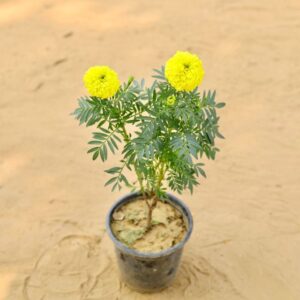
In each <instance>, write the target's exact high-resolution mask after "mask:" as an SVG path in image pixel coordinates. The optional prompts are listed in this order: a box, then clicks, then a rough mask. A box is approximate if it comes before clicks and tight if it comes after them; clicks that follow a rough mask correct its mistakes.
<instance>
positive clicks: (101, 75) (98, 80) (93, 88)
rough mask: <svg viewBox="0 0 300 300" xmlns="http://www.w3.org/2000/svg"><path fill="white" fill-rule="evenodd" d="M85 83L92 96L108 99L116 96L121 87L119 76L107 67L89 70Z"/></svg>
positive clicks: (95, 67) (84, 78)
mask: <svg viewBox="0 0 300 300" xmlns="http://www.w3.org/2000/svg"><path fill="white" fill-rule="evenodd" d="M83 82H84V85H85V87H86V89H87V90H88V92H89V93H90V94H91V95H92V96H96V97H100V98H102V99H107V98H110V97H112V96H114V95H115V94H116V92H117V91H118V89H119V87H120V81H119V78H118V74H117V73H116V72H115V71H114V70H112V69H111V68H109V67H107V66H94V67H91V68H89V69H88V70H87V71H86V72H85V74H84V76H83Z"/></svg>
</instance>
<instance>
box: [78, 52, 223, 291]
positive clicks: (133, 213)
mask: <svg viewBox="0 0 300 300" xmlns="http://www.w3.org/2000/svg"><path fill="white" fill-rule="evenodd" d="M154 71H155V75H154V76H153V77H154V78H155V80H154V82H153V83H152V85H151V87H145V86H144V80H142V81H141V82H138V81H136V80H134V79H133V78H132V77H130V78H129V80H128V81H127V82H126V83H124V84H122V85H121V84H120V81H119V79H118V75H117V73H116V72H115V71H113V70H112V69H110V68H109V67H107V66H95V67H91V68H90V69H89V70H88V71H87V72H86V73H85V75H84V78H83V81H84V84H85V86H86V88H87V90H88V92H89V94H90V95H89V96H84V97H81V98H80V99H79V107H78V108H77V109H76V110H75V111H74V113H73V114H74V115H75V117H76V119H78V120H79V122H80V124H82V123H85V124H86V126H95V127H96V131H95V132H94V133H93V138H92V140H91V141H90V142H89V144H90V145H91V148H90V149H89V150H88V153H90V154H91V155H92V158H93V160H96V159H98V158H100V159H101V160H102V161H105V160H107V158H108V153H109V152H111V153H115V152H116V151H118V150H119V149H120V148H121V150H120V151H121V154H122V159H121V161H120V163H119V165H117V166H115V167H112V168H110V169H108V170H106V172H107V173H108V174H110V175H111V178H110V179H109V180H108V181H107V183H106V185H111V186H112V190H115V189H120V188H121V187H122V186H127V187H130V188H131V189H132V191H131V193H130V194H127V195H125V196H124V197H122V198H121V199H119V200H118V201H117V202H116V203H115V204H114V205H113V206H112V208H111V210H110V211H109V213H108V216H107V221H106V226H107V232H108V234H109V236H110V238H111V239H112V241H113V242H114V244H115V248H116V253H117V259H118V263H119V267H120V270H121V275H122V278H123V280H124V281H125V283H126V284H127V285H129V286H130V287H132V288H134V289H136V290H139V291H142V292H154V291H158V290H161V289H163V288H165V287H167V286H169V285H170V283H171V282H172V280H173V279H174V276H175V274H176V270H177V267H178V264H179V261H180V256H181V253H182V250H183V247H184V245H185V243H186V242H187V240H188V239H189V237H190V235H191V232H192V228H193V220H192V216H191V213H190V211H189V209H188V208H187V206H186V205H185V204H184V203H183V202H182V201H180V200H179V199H177V198H176V197H175V196H174V195H172V194H169V193H168V192H167V191H168V190H171V191H175V192H177V193H179V194H181V192H182V191H183V190H185V189H189V190H190V191H191V192H193V188H194V186H196V185H197V184H198V177H199V176H203V177H206V175H205V172H204V170H203V163H202V162H199V159H201V158H202V157H203V156H206V158H208V159H214V158H215V155H216V152H217V151H218V148H217V147H216V146H215V142H214V141H215V138H216V137H220V138H222V135H221V134H220V133H219V130H218V121H219V117H218V116H217V113H216V109H217V108H221V107H223V106H224V105H225V104H224V103H216V101H215V96H216V93H215V91H213V92H211V91H208V92H207V93H206V92H202V93H199V92H198V90H197V87H198V85H199V84H200V83H201V81H202V79H203V76H204V70H203V67H202V62H201V60H200V59H199V58H198V57H197V56H196V55H194V54H191V53H189V52H180V51H179V52H177V53H176V54H175V55H174V56H173V57H171V58H170V59H169V60H168V61H167V62H166V65H165V67H162V68H161V69H159V70H157V69H155V70H154ZM128 171H132V172H134V173H135V175H136V180H135V181H134V182H130V180H128V178H127V175H126V174H127V172H128Z"/></svg>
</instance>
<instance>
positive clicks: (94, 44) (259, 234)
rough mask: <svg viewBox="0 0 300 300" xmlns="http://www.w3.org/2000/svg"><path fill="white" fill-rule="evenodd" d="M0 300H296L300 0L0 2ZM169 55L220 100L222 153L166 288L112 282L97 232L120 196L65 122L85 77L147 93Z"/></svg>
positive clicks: (110, 255) (299, 278)
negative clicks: (189, 63) (196, 73)
mask: <svg viewBox="0 0 300 300" xmlns="http://www.w3.org/2000/svg"><path fill="white" fill-rule="evenodd" d="M0 43H1V55H0V66H1V68H0V82H1V83H0V85H1V99H0V299H5V300H19V299H25V300H42V299H43V300H60V299H66V300H71V299H72V300H77V299H78V300H79V299H80V300H93V299H94V300H96V299H119V300H120V299H122V300H123V299H125V300H126V299H142V300H143V299H181V300H182V299H192V300H193V299H203V300H208V299H210V300H217V299H218V300H219V299H222V300H226V299H229V300H235V299H251V300H252V299H253V300H264V299H266V300H269V299H272V300H277V299H278V300H290V299H293V300H297V299H300V285H299V282H300V255H299V254H300V201H299V200H300V186H299V185H300V170H299V167H300V156H299V153H300V114H299V109H300V104H299V100H300V99H299V96H300V75H299V73H300V64H299V59H300V3H299V0H288V1H280V0H278V1H276V0H274V1H271V0H245V1H237V0H227V1H222V0H213V1H196V0H194V1H189V0H188V1H178V0H176V1H175V0H173V1H161V0H151V1H147V0H128V1H117V0H113V1H90V0H85V1H84V0H82V1H76V0H73V1H58V0H57V1H54V0H41V1H33V0H32V1H17V0H16V1H13V0H11V1H5V0H4V1H3V0H2V1H0ZM177 49H181V50H190V51H192V52H195V53H197V54H198V55H199V56H200V57H201V58H202V60H203V63H204V67H205V70H206V77H205V80H204V83H203V85H202V88H203V89H208V88H216V89H217V90H218V95H219V100H222V101H226V102H227V106H226V108H225V109H224V110H223V111H222V119H221V126H222V128H223V130H222V132H223V134H224V135H225V136H226V140H225V141H221V142H220V143H219V146H220V148H221V149H222V152H221V153H220V155H219V156H218V158H217V161H216V162H213V163H211V162H208V163H207V166H206V171H207V174H208V179H207V180H205V181H203V183H202V185H201V186H199V187H198V188H197V189H196V192H195V194H194V195H193V196H190V195H189V194H188V193H186V194H184V195H183V196H182V198H183V199H184V200H185V201H186V202H187V204H188V205H189V206H190V208H191V210H192V212H193V215H194V221H195V230H194V233H193V236H192V238H191V240H190V241H189V243H188V245H187V246H186V249H185V253H184V256H183V260H182V264H181V268H180V271H179V274H178V276H177V279H176V282H175V284H174V285H173V287H171V288H169V289H167V290H165V291H163V292H162V293H160V294H156V295H152V296H149V295H140V294H138V293H136V292H134V291H131V290H130V289H128V288H127V287H126V286H124V284H122V283H121V282H120V281H119V279H118V272H117V267H116V264H115V258H114V252H113V246H112V244H111V241H110V240H109V239H108V237H107V235H106V234H105V231H104V218H105V215H106V212H107V210H108V209H109V207H110V206H111V204H112V203H113V201H115V199H116V198H118V197H119V196H120V195H121V194H122V193H124V192H125V191H122V192H117V193H111V192H110V190H109V189H106V188H104V187H103V185H104V182H105V181H106V180H107V178H108V177H107V176H106V175H104V173H103V170H104V169H106V168H108V167H110V166H113V165H114V162H116V161H117V159H118V157H114V158H113V160H110V161H109V162H108V163H106V164H105V165H103V164H101V163H100V162H93V161H92V160H91V158H90V157H89V156H88V155H86V154H85V152H86V150H87V149H88V147H87V141H88V138H89V137H90V130H88V129H85V128H83V127H82V128H81V127H78V125H77V123H76V122H75V121H74V120H73V119H72V118H71V117H70V116H69V113H70V112H71V111H72V110H74V108H75V107H76V98H77V97H78V96H80V95H81V94H83V93H84V88H83V87H82V83H81V78H82V74H83V72H84V71H85V70H86V69H87V68H88V67H89V66H90V65H94V64H107V65H110V66H112V67H113V68H114V69H116V70H117V71H118V72H119V74H120V77H121V78H122V79H123V80H125V79H126V78H127V77H128V76H129V75H132V74H133V75H135V76H137V77H142V76H144V77H145V78H146V79H147V80H148V82H150V80H151V77H150V76H151V69H152V68H153V67H159V66H160V65H162V64H163V63H164V62H165V61H166V59H167V58H168V57H169V56H171V55H172V54H173V53H174V52H175V51H176V50H177Z"/></svg>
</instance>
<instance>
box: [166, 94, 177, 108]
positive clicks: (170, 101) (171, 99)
mask: <svg viewBox="0 0 300 300" xmlns="http://www.w3.org/2000/svg"><path fill="white" fill-rule="evenodd" d="M175 102H176V97H175V96H174V95H171V96H169V97H168V98H167V105H168V106H173V105H174V104H175Z"/></svg>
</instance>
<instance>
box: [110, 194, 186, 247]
mask: <svg viewBox="0 0 300 300" xmlns="http://www.w3.org/2000/svg"><path fill="white" fill-rule="evenodd" d="M147 215H148V206H147V203H146V201H145V199H143V198H142V197H139V198H137V199H135V200H132V201H130V202H128V203H126V204H124V205H123V206H121V207H119V208H118V210H116V211H115V212H114V214H113V218H112V222H111V228H112V231H113V233H114V235H115V237H116V238H117V239H118V240H119V241H121V242H122V243H124V244H126V245H127V246H128V247H130V248H132V249H135V250H138V251H140V252H152V253H153V252H159V251H162V250H165V249H168V248H170V247H172V246H174V245H176V244H177V243H179V242H180V241H181V240H182V239H183V238H184V236H185V234H186V232H187V226H186V224H185V221H184V218H183V216H182V213H181V212H180V211H179V210H178V209H177V208H175V207H174V206H172V205H171V204H169V203H168V202H167V201H161V200H158V201H157V204H156V207H155V208H154V209H153V211H152V224H151V227H150V228H148V229H147Z"/></svg>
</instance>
